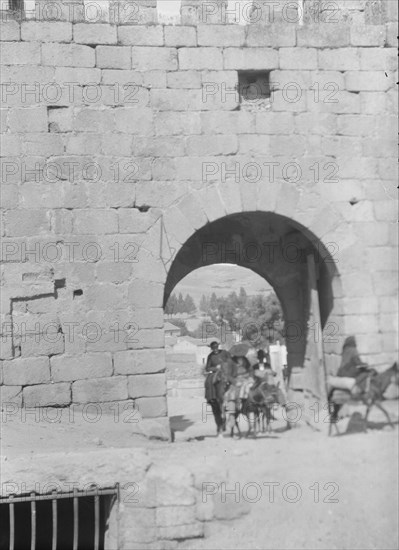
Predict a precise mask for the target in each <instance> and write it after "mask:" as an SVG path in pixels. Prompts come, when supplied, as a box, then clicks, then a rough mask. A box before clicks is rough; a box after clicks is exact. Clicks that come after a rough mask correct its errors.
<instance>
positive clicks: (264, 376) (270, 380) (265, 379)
mask: <svg viewBox="0 0 399 550" xmlns="http://www.w3.org/2000/svg"><path fill="white" fill-rule="evenodd" d="M257 357H258V363H257V364H256V365H254V366H253V367H252V368H253V375H254V379H255V384H254V389H256V388H257V387H258V386H260V384H264V387H265V389H267V390H268V391H270V392H271V393H273V394H274V395H275V397H276V401H277V402H278V403H279V404H280V405H285V403H286V401H287V400H286V398H285V396H284V393H283V391H282V389H281V388H280V387H279V384H276V381H275V378H276V376H277V373H276V372H275V371H274V370H273V369H272V366H271V364H270V362H269V356H268V354H267V353H265V351H264V350H263V349H260V350H259V351H258V354H257Z"/></svg>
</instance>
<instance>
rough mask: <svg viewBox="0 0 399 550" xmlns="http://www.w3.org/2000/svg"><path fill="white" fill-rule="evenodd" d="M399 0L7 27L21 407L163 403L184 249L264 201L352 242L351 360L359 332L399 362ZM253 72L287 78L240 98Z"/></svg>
mask: <svg viewBox="0 0 399 550" xmlns="http://www.w3.org/2000/svg"><path fill="white" fill-rule="evenodd" d="M280 4H284V3H280ZM395 4H396V3H395V2H368V1H360V2H359V1H357V2H349V1H345V2H341V1H339V2H335V5H336V7H337V9H336V11H334V13H331V12H328V13H327V15H326V14H324V16H323V17H324V18H323V17H321V19H320V18H319V20H316V17H315V15H314V13H313V12H312V11H311V10H310V3H307V2H305V8H306V9H305V12H304V17H303V18H302V19H303V20H302V21H299V20H298V18H296V19H295V17H294V16H295V13H292V10H291V11H290V9H288V8H287V9H286V10H285V12H284V9H283V11H279V10H278V9H277V10H276V13H275V17H274V20H273V22H270V20H269V21H265V18H264V17H263V18H261V20H260V21H258V22H256V23H251V24H248V25H243V24H242V23H243V21H242V20H241V21H239V23H241V24H235V23H234V22H232V20H231V16H228V17H227V16H223V6H224V5H225V4H224V3H223V2H215V3H209V2H208V3H206V2H196V3H195V5H194V4H193V3H192V2H191V3H190V2H183V6H182V15H181V18H180V21H179V23H178V24H177V25H164V24H160V23H159V21H158V20H157V10H156V3H155V2H152V1H145V2H144V1H143V2H142V3H140V4H139V5H138V7H139V13H140V20H137V19H136V20H134V21H133V20H131V19H128V20H126V18H125V19H121V18H119V19H117V20H116V22H115V19H114V20H111V22H110V23H107V22H87V21H86V22H85V21H84V20H83V19H84V15H82V12H79V11H78V12H77V13H75V14H74V15H73V18H72V19H71V17H70V14H68V12H66V11H65V9H64V8H65V6H64V5H63V10H61V15H60V19H61V20H59V21H46V20H44V19H45V18H44V16H43V15H42V17H39V18H38V20H36V21H35V20H29V21H18V20H8V21H3V22H2V40H3V41H4V42H3V44H2V63H3V64H4V65H3V67H2V77H3V82H5V85H4V86H3V89H2V92H3V93H2V105H1V117H2V118H1V132H2V134H1V138H2V155H3V156H4V157H5V158H3V159H2V180H3V183H2V208H3V212H2V213H3V216H2V227H1V232H2V240H3V245H2V285H3V286H2V302H1V304H2V323H1V326H2V355H1V359H2V360H3V363H2V370H1V384H2V386H1V391H2V400H3V401H6V402H7V401H13V402H16V403H17V404H18V405H25V406H46V405H49V404H54V403H55V404H58V405H61V406H68V405H69V404H71V403H89V402H113V401H123V400H129V399H130V400H134V401H135V402H136V404H137V405H138V407H139V409H140V411H141V413H142V415H143V417H154V418H163V417H165V416H166V415H167V405H166V397H165V395H166V376H165V356H164V334H163V300H164V288H165V283H166V280H167V276H168V273H169V272H170V270H171V266H172V264H173V263H174V262H173V260H174V258H175V256H176V254H177V253H178V252H179V251H181V250H182V249H183V250H184V247H183V245H184V243H185V242H186V241H187V240H188V239H189V238H190V237H192V236H193V235H194V234H195V233H196V231H197V230H199V229H201V228H203V227H204V226H205V225H206V224H207V223H208V222H214V221H215V220H221V219H223V218H224V217H225V216H227V215H233V214H243V215H245V214H246V213H251V212H264V213H266V214H267V215H269V213H274V214H275V215H277V216H282V217H284V219H288V220H291V221H292V223H293V224H296V226H297V227H300V228H302V231H303V232H305V231H307V232H308V234H309V235H312V239H313V240H314V239H317V241H318V242H320V243H321V244H322V245H323V246H324V247H327V248H328V247H329V246H330V245H329V243H330V244H331V243H335V248H334V255H333V258H334V261H335V266H336V274H335V278H334V280H333V294H334V296H333V298H334V308H333V310H332V313H331V315H332V317H331V318H332V319H336V320H337V323H338V326H339V336H338V338H337V341H336V342H334V343H333V344H332V345H331V346H328V345H327V346H326V354H327V355H328V356H329V355H331V357H332V361H333V363H334V364H336V360H337V357H338V356H337V353H339V350H340V348H341V346H342V341H343V338H344V337H345V336H346V335H348V334H353V333H354V334H356V336H357V338H358V344H359V351H360V353H361V354H362V355H363V356H364V357H365V358H366V359H367V360H368V361H370V362H372V363H374V364H377V365H381V364H388V363H390V362H392V361H393V360H395V358H396V354H397V332H396V331H397V325H396V323H397V315H396V314H397V309H396V308H397V304H396V300H395V295H396V289H397V273H396V268H397V262H396V259H395V253H396V252H395V250H396V248H395V239H396V227H395V219H396V212H397V207H396V202H395V190H396V185H397V183H396V160H395V157H396V149H395V138H396V115H395V107H396V89H395V82H397V76H396V75H395V72H394V71H395V68H396V57H397V55H396V49H395V48H396V34H397V32H396V23H395V21H396V20H397V13H396V11H395ZM60 5H61V4H60ZM210 5H213V8H212V10H209V9H208V8H209V6H210ZM206 6H208V7H206ZM283 8H284V6H283ZM210 11H212V13H210ZM294 11H295V10H294ZM288 20H291V21H293V20H295V21H296V22H289V21H288ZM245 70H246V71H256V70H264V71H268V72H269V77H270V80H271V82H273V83H275V85H274V88H275V89H274V91H273V92H272V94H271V97H270V98H266V100H263V101H262V102H260V103H261V104H260V107H259V109H257V108H256V105H255V107H251V106H248V105H243V104H240V98H239V96H238V94H237V93H233V89H234V87H236V86H237V85H238V71H245ZM277 83H278V84H277ZM270 162H276V163H278V164H277V165H276V166H277V168H276V171H275V179H274V180H271V178H270V172H268V170H269V168H270V164H267V163H270ZM265 163H266V164H265ZM289 163H295V166H298V165H299V166H300V168H301V172H302V175H301V177H300V178H294V180H293V179H292V178H291V176H290V177H288V176H287V173H286V172H285V170H286V167H287V164H289ZM328 163H329V164H328ZM248 164H250V165H251V166H252V167H253V166H256V167H258V168H259V167H261V168H262V175H261V178H260V179H255V180H254V178H253V176H252V175H249V174H248V173H247V171H246V170H247V168H246V167H247V166H248ZM204 166H206V170H205V173H206V175H207V177H204ZM265 166H266V167H267V170H266V169H265ZM209 167H211V169H212V170H213V174H212V175H211V176H210V175H209ZM291 167H292V165H291ZM226 170H227V172H226ZM229 170H230V172H229ZM317 172H318V175H317V177H316V176H315V174H316V173H317ZM290 174H291V172H290ZM330 250H331V246H330ZM178 267H179V266H178ZM189 267H190V266H189ZM255 267H256V266H255ZM184 269H187V266H183V267H181V272H183V271H184ZM337 311H338V312H339V317H334V315H335V312H337Z"/></svg>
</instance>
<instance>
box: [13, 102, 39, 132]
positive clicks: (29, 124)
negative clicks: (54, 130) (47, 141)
mask: <svg viewBox="0 0 399 550" xmlns="http://www.w3.org/2000/svg"><path fill="white" fill-rule="evenodd" d="M8 124H9V128H10V130H11V132H16V133H24V132H47V131H48V126H47V109H46V108H45V107H33V108H31V109H29V108H25V109H24V108H22V109H12V110H11V112H10V115H9V119H8Z"/></svg>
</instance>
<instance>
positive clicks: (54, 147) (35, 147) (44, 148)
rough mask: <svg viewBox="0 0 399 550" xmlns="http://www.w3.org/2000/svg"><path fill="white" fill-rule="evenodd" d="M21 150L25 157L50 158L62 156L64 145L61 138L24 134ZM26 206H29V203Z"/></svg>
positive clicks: (48, 135)
mask: <svg viewBox="0 0 399 550" xmlns="http://www.w3.org/2000/svg"><path fill="white" fill-rule="evenodd" d="M23 149H24V152H25V154H26V155H32V156H43V157H50V156H53V155H62V153H63V152H64V143H63V140H62V139H61V136H57V135H53V134H45V133H38V134H30V133H26V134H25V136H24V142H23ZM27 206H30V205H29V203H28V204H27Z"/></svg>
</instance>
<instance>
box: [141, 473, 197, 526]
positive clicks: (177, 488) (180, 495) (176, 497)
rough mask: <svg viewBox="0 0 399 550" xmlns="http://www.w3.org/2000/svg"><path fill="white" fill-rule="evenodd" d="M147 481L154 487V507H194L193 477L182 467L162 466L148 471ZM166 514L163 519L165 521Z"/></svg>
mask: <svg viewBox="0 0 399 550" xmlns="http://www.w3.org/2000/svg"><path fill="white" fill-rule="evenodd" d="M147 481H148V482H151V483H152V484H153V485H154V486H155V487H156V494H155V499H156V506H157V508H158V507H166V506H194V505H195V500H196V498H195V497H196V494H195V489H194V487H193V481H194V480H193V475H192V474H191V472H189V471H188V470H187V469H186V468H185V467H184V466H177V465H176V466H174V465H166V464H165V465H163V466H161V467H160V466H154V467H152V468H151V469H150V471H149V473H148V477H147ZM167 515H168V513H167V512H165V514H163V517H164V518H165V519H166V517H167Z"/></svg>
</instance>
